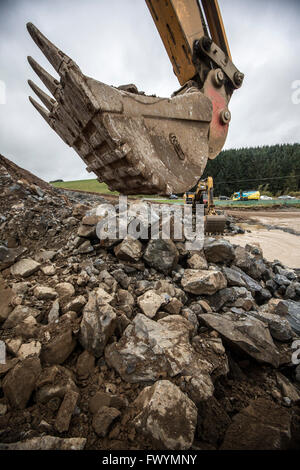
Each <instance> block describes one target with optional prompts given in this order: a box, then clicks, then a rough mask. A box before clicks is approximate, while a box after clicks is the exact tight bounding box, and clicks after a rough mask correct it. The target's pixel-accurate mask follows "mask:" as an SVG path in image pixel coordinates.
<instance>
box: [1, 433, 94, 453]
mask: <svg viewBox="0 0 300 470" xmlns="http://www.w3.org/2000/svg"><path fill="white" fill-rule="evenodd" d="M85 444H86V438H84V437H71V438H61V437H54V436H43V437H33V438H32V439H27V440H25V441H20V442H13V443H12V444H0V450H83V449H84V447H85Z"/></svg>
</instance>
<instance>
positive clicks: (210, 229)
mask: <svg viewBox="0 0 300 470" xmlns="http://www.w3.org/2000/svg"><path fill="white" fill-rule="evenodd" d="M213 189H214V181H213V178H212V177H211V176H208V177H207V179H205V180H200V181H199V182H198V184H197V187H196V190H195V191H194V192H193V191H187V192H186V193H185V194H184V195H183V201H184V204H192V205H193V211H194V212H196V206H197V204H203V205H204V216H205V222H204V224H205V233H214V234H216V233H223V232H224V229H225V224H226V216H225V215H224V214H219V213H217V211H216V209H215V204H214V195H213Z"/></svg>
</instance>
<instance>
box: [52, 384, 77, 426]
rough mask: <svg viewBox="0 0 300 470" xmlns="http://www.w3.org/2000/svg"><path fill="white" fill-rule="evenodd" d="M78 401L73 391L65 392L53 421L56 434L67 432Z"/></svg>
mask: <svg viewBox="0 0 300 470" xmlns="http://www.w3.org/2000/svg"><path fill="white" fill-rule="evenodd" d="M78 400H79V393H77V392H74V391H73V390H68V391H67V392H66V394H65V396H64V399H63V402H62V404H61V405H60V408H59V410H58V413H57V416H56V419H55V428H56V429H57V430H58V432H66V431H68V429H69V426H70V422H71V419H72V415H73V413H74V410H75V407H76V405H77V402H78Z"/></svg>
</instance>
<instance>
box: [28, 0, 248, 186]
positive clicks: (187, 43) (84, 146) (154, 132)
mask: <svg viewBox="0 0 300 470" xmlns="http://www.w3.org/2000/svg"><path fill="white" fill-rule="evenodd" d="M146 3H147V5H148V7H149V10H150V13H151V15H152V17H153V19H154V22H155V25H156V27H157V29H158V31H159V33H160V35H161V38H162V41H163V43H164V46H165V48H166V51H167V53H168V55H169V58H170V60H171V62H172V65H173V70H174V73H175V74H176V76H177V78H178V80H179V83H180V85H181V88H180V89H179V90H178V91H176V92H175V93H174V94H173V95H172V97H171V98H159V97H153V96H146V95H144V94H141V93H139V92H138V90H137V89H136V87H135V86H134V85H128V86H120V87H119V88H117V87H111V86H108V85H106V84H104V83H102V82H100V81H97V80H95V79H93V78H90V77H87V76H86V75H84V74H83V73H82V71H81V70H80V68H79V67H78V65H77V64H76V63H75V62H74V61H73V60H72V59H71V58H70V57H68V56H67V55H66V54H65V53H63V52H62V51H61V50H60V49H59V48H58V47H56V46H55V45H54V44H53V43H52V42H50V41H49V40H48V39H47V38H46V37H45V36H44V35H43V34H42V33H41V32H40V31H39V30H38V29H37V28H36V27H35V26H34V25H33V24H32V23H28V25H27V28H28V31H29V33H30V35H31V37H32V38H33V40H34V41H35V43H36V44H37V45H38V47H39V48H40V49H41V51H42V52H43V54H44V55H45V56H46V58H47V59H48V61H49V62H50V64H51V65H52V66H53V68H54V70H55V71H56V73H57V76H56V78H55V77H53V76H52V75H51V74H49V73H48V72H47V71H46V70H45V69H43V68H42V67H41V66H40V65H39V64H38V62H36V61H35V60H34V59H33V58H31V57H29V58H28V61H29V63H30V65H31V67H32V68H33V70H34V71H35V72H36V74H37V75H38V76H39V78H40V79H41V81H42V82H43V83H44V85H45V86H46V88H47V89H48V90H49V92H50V93H51V95H52V96H49V95H48V94H47V93H45V92H44V91H43V90H41V89H40V88H39V87H38V86H37V85H36V84H35V83H33V82H32V81H31V80H29V85H30V87H31V88H32V90H33V91H34V93H35V94H36V95H37V97H38V98H39V99H40V101H41V102H42V104H43V105H44V106H42V105H41V104H40V103H38V102H37V101H35V100H34V99H33V98H31V97H30V101H31V103H32V104H33V106H34V107H35V108H36V109H37V110H38V112H39V113H40V114H41V115H42V117H43V118H44V119H45V121H46V122H47V123H48V124H49V125H50V127H51V128H52V129H53V130H54V131H55V132H56V133H57V134H58V135H59V136H60V137H61V138H62V139H63V140H64V142H65V143H66V144H68V145H69V146H71V147H73V148H74V150H75V151H76V152H77V153H78V154H79V156H80V157H81V158H82V160H83V161H84V162H85V163H86V166H87V170H88V171H89V172H94V173H95V174H96V175H97V178H98V180H99V181H100V182H103V181H104V182H105V183H107V185H108V187H109V189H110V190H116V191H119V192H120V193H122V194H141V193H142V194H162V195H170V194H173V193H174V194H176V193H184V192H185V191H187V190H188V189H189V188H191V187H193V186H195V184H196V183H197V181H198V180H199V178H200V177H201V175H202V174H203V172H204V169H205V167H206V164H207V160H208V159H213V158H215V157H216V156H217V155H218V153H219V152H220V151H221V149H222V147H223V145H224V142H225V139H226V136H227V132H228V126H229V121H230V112H229V110H228V103H229V100H230V98H231V95H232V93H233V91H234V90H236V89H238V88H239V87H240V86H241V85H242V81H243V74H241V73H240V72H239V71H238V70H237V68H236V67H235V66H234V64H233V63H232V61H231V56H230V51H229V47H228V43H227V39H226V35H225V31H224V27H223V22H222V18H221V15H220V10H219V6H218V3H217V0H201V2H198V1H197V0H146Z"/></svg>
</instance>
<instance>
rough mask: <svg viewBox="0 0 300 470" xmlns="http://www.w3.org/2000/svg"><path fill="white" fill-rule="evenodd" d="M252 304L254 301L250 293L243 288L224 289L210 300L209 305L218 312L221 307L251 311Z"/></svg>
mask: <svg viewBox="0 0 300 470" xmlns="http://www.w3.org/2000/svg"><path fill="white" fill-rule="evenodd" d="M253 304H254V299H253V297H252V294H251V292H250V291H248V290H247V289H246V288H245V287H226V288H225V289H221V290H219V291H218V292H216V294H214V295H212V296H211V298H210V305H212V306H213V307H214V309H215V310H216V311H219V310H220V309H221V308H222V307H223V306H225V305H226V306H227V307H238V308H243V309H244V310H251V308H252V307H253Z"/></svg>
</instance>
